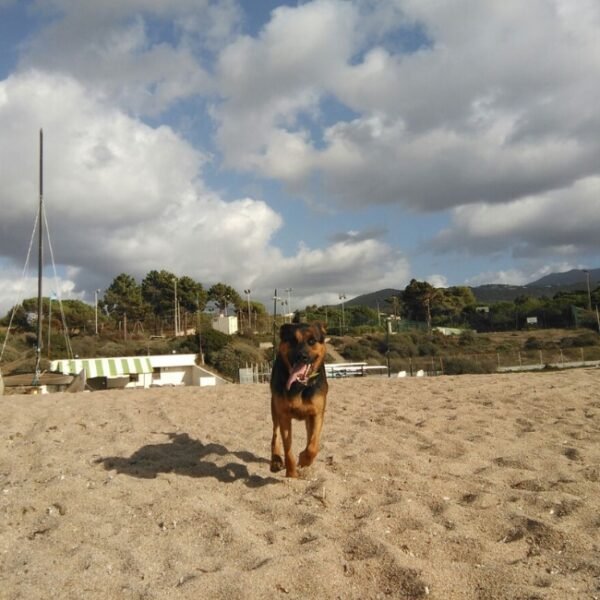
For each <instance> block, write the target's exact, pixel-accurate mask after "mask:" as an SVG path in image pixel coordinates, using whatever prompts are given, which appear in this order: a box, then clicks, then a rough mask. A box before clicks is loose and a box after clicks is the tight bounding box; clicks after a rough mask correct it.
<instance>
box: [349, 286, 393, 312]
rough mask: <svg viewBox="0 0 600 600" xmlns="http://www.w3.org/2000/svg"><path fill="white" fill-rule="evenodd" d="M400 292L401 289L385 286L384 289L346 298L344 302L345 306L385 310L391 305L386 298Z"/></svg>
mask: <svg viewBox="0 0 600 600" xmlns="http://www.w3.org/2000/svg"><path fill="white" fill-rule="evenodd" d="M401 293H402V290H395V289H392V288H386V289H385V290H379V291H378V292H372V293H370V294H363V295H362V296H357V297H356V298H352V300H348V301H347V302H345V303H344V305H345V306H368V307H369V308H373V309H374V310H377V307H378V306H379V309H380V310H382V311H385V309H386V307H391V305H390V303H389V302H386V300H387V299H388V298H391V297H392V296H398V295H399V294H401Z"/></svg>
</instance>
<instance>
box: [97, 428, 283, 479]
mask: <svg viewBox="0 0 600 600" xmlns="http://www.w3.org/2000/svg"><path fill="white" fill-rule="evenodd" d="M166 435H168V436H169V439H170V442H169V443H165V444H148V445H147V446H142V447H141V448H140V449H139V450H136V451H135V452H134V453H133V454H132V455H131V456H129V457H124V456H106V457H104V458H98V459H97V460H96V461H95V462H96V464H102V465H103V466H104V468H105V469H106V470H107V471H112V470H116V471H117V473H123V474H125V475H129V476H131V477H139V478H141V479H153V478H155V477H156V476H157V475H158V473H176V474H177V475H186V476H188V477H214V478H215V479H217V480H219V481H221V482H222V483H233V482H234V481H238V480H240V479H241V480H243V481H244V484H245V485H247V486H248V487H253V488H256V487H262V486H264V485H268V484H270V483H281V481H280V480H279V479H275V478H274V477H261V476H259V475H250V473H249V472H248V467H247V466H246V464H248V463H260V464H267V465H268V464H269V461H268V460H267V459H266V458H261V457H258V456H255V455H254V454H252V453H251V452H231V451H229V450H228V449H227V448H226V447H225V446H222V445H221V444H203V443H202V442H201V441H200V440H194V439H192V438H191V437H190V436H189V435H188V434H187V433H168V434H166ZM212 457H231V458H232V459H234V458H235V459H237V460H231V461H230V462H227V463H225V462H224V461H219V462H220V463H221V464H217V463H216V462H213V460H214V459H213V460H211V458H212Z"/></svg>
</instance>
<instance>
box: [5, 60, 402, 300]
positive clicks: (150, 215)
mask: <svg viewBox="0 0 600 600" xmlns="http://www.w3.org/2000/svg"><path fill="white" fill-rule="evenodd" d="M39 126H43V128H44V140H45V145H44V150H45V152H44V156H45V161H44V164H45V186H44V203H45V212H46V215H47V220H48V223H49V227H50V235H51V239H52V243H53V247H54V256H55V260H56V262H57V264H58V266H59V268H61V269H64V268H69V269H71V271H70V277H69V280H70V281H72V282H74V288H72V293H73V294H80V293H81V292H83V291H86V290H87V297H88V299H89V298H90V297H91V293H92V291H93V289H95V288H97V287H102V286H104V285H108V284H109V283H110V281H112V279H113V278H114V277H116V276H117V275H118V274H119V273H121V272H125V273H128V274H130V275H133V276H134V277H136V278H138V280H139V279H141V277H143V276H145V275H146V273H147V272H148V271H150V270H151V269H163V268H164V269H168V270H171V271H172V272H174V273H176V274H178V275H184V274H185V275H189V276H191V277H194V278H195V279H197V280H199V281H201V282H202V283H204V284H211V283H214V282H216V281H224V282H227V283H230V284H232V285H234V286H238V287H240V288H242V287H245V286H250V287H252V289H253V291H254V293H258V294H261V293H262V294H263V296H262V297H263V298H267V297H268V296H269V295H272V292H271V291H270V290H271V288H274V287H277V286H281V285H283V286H290V285H291V286H293V287H294V288H295V289H297V290H298V295H299V298H300V296H301V295H310V294H318V293H326V292H327V291H329V290H331V289H332V288H333V289H335V288H339V287H340V286H342V285H344V286H346V289H347V291H348V292H356V293H361V292H363V291H367V290H369V289H371V288H372V286H374V285H378V284H379V283H385V284H386V285H387V282H389V283H390V285H391V284H392V283H394V284H397V282H398V279H402V278H404V277H405V275H406V273H407V271H408V269H407V267H406V260H405V259H404V258H403V257H402V256H401V255H400V254H399V253H398V251H395V250H392V249H391V248H390V247H389V246H387V245H386V244H385V243H383V242H381V241H379V240H375V239H371V238H370V237H369V236H368V235H365V236H361V235H360V233H359V232H354V235H352V236H350V238H349V239H347V240H343V241H339V242H335V243H333V244H332V245H331V246H329V247H327V248H323V249H314V248H309V247H308V246H306V245H305V244H304V243H303V242H302V240H299V243H301V245H300V247H299V250H298V252H297V253H296V255H294V256H290V257H287V256H285V255H283V254H282V252H281V251H280V250H279V249H278V248H276V247H275V246H273V244H272V242H271V238H272V236H273V234H274V233H275V231H277V229H278V228H280V227H281V226H282V218H281V216H280V215H279V214H277V213H276V212H275V211H273V210H272V209H271V208H270V207H269V206H268V205H267V204H266V203H265V202H263V201H261V200H256V199H253V198H242V199H238V200H233V201H224V200H223V199H221V198H220V197H219V196H218V195H217V194H216V193H214V192H213V191H211V190H210V189H207V188H206V186H205V185H204V184H203V182H202V179H201V169H202V166H203V163H204V157H203V155H202V154H201V153H200V152H198V151H197V150H195V149H194V148H193V147H192V146H190V145H189V144H188V143H187V142H185V141H184V140H183V139H181V138H180V137H178V136H177V135H176V134H175V133H174V132H173V131H172V130H171V129H169V128H167V127H159V128H157V129H153V128H151V127H148V126H147V125H145V124H143V123H141V122H140V121H138V120H135V119H133V118H131V117H129V116H127V115H126V114H124V113H123V112H120V111H119V110H117V109H115V108H113V107H112V106H110V105H107V104H106V103H105V102H104V101H103V100H102V99H99V98H98V97H96V96H94V95H90V94H89V93H88V92H87V91H86V90H85V89H84V88H83V87H82V86H81V85H80V84H79V83H77V82H76V81H74V80H73V79H71V78H69V77H65V76H60V77H59V76H53V75H48V74H44V73H41V72H38V71H31V72H27V73H22V74H20V75H15V76H12V77H10V78H9V79H7V80H4V81H2V82H0V128H1V129H2V131H3V132H5V133H4V141H5V143H4V144H3V145H2V146H1V147H0V164H2V169H3V172H2V178H3V186H2V188H1V189H0V208H1V210H2V215H3V218H2V221H1V222H0V257H4V260H5V262H6V261H12V264H19V263H20V262H21V261H22V260H24V256H25V254H26V248H27V244H28V243H29V240H30V239H31V230H32V226H33V221H34V215H35V212H36V209H37V158H38V146H37V143H38V135H37V134H38V127H39ZM27 132H29V135H26V133H27ZM99 281H102V283H101V284H100V283H99ZM254 297H257V296H254ZM259 297H260V296H259ZM12 303H14V301H13V302H12Z"/></svg>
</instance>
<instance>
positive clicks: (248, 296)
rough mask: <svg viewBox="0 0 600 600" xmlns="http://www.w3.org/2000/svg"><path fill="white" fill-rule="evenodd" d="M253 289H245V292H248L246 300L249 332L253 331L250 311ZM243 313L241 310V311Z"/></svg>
mask: <svg viewBox="0 0 600 600" xmlns="http://www.w3.org/2000/svg"><path fill="white" fill-rule="evenodd" d="M251 291H252V290H250V289H247V290H244V294H246V300H247V301H248V333H252V314H251V312H250V292H251ZM240 313H241V311H240Z"/></svg>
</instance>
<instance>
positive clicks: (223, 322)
mask: <svg viewBox="0 0 600 600" xmlns="http://www.w3.org/2000/svg"><path fill="white" fill-rule="evenodd" d="M212 328H213V329H216V330H217V331H220V332H221V333H225V334H227V335H233V334H234V333H237V332H238V318H237V317H226V316H225V315H219V316H218V317H215V318H214V319H213V320H212Z"/></svg>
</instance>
